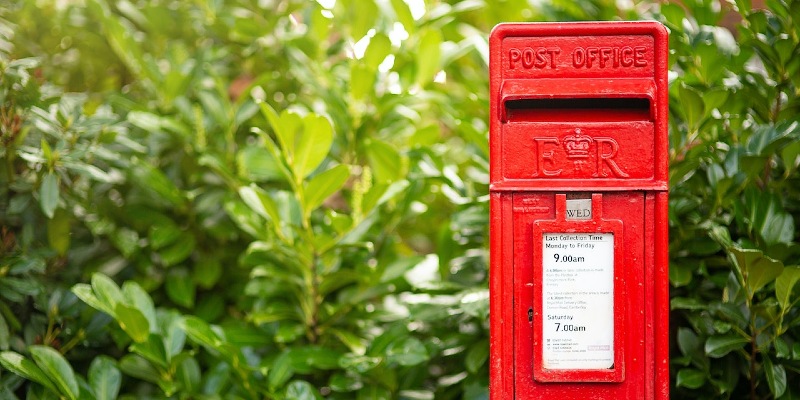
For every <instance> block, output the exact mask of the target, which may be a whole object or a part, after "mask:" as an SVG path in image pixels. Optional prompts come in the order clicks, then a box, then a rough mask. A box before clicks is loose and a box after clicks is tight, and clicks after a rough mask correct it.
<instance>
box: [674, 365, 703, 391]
mask: <svg viewBox="0 0 800 400" xmlns="http://www.w3.org/2000/svg"><path fill="white" fill-rule="evenodd" d="M705 383H706V374H705V373H704V372H703V371H699V370H696V369H694V368H684V369H681V370H680V371H678V376H677V377H676V379H675V385H676V386H678V387H681V386H682V387H685V388H689V389H697V388H700V387H702V386H703V385H704V384H705Z"/></svg>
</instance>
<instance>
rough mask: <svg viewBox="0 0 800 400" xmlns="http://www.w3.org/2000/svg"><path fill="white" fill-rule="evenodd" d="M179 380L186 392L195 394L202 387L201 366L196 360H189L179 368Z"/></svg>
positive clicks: (184, 361)
mask: <svg viewBox="0 0 800 400" xmlns="http://www.w3.org/2000/svg"><path fill="white" fill-rule="evenodd" d="M178 378H179V379H180V382H181V383H182V384H183V388H184V390H185V391H187V392H189V393H195V392H196V391H197V390H198V389H199V386H200V382H201V381H200V380H201V372H200V364H198V362H197V360H195V359H194V358H187V359H185V360H183V361H182V362H181V365H180V366H179V367H178Z"/></svg>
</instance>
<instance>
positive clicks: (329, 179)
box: [304, 165, 350, 213]
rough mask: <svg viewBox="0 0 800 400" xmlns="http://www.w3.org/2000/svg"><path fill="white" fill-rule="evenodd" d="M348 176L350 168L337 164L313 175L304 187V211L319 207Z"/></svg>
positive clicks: (338, 188)
mask: <svg viewBox="0 0 800 400" xmlns="http://www.w3.org/2000/svg"><path fill="white" fill-rule="evenodd" d="M349 177H350V168H349V167H348V166H346V165H337V166H335V167H333V168H331V169H329V170H327V171H325V172H323V173H321V174H319V175H315V176H314V177H313V178H311V180H310V181H309V182H308V184H307V185H306V187H305V193H306V197H305V204H304V208H305V210H306V213H310V212H311V211H313V210H314V209H316V208H317V207H319V206H320V205H321V204H322V202H323V201H325V199H327V198H328V197H330V196H331V195H333V194H334V193H336V192H337V191H339V190H340V189H341V188H342V186H344V184H345V182H347V179H348V178H349Z"/></svg>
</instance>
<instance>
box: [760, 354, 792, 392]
mask: <svg viewBox="0 0 800 400" xmlns="http://www.w3.org/2000/svg"><path fill="white" fill-rule="evenodd" d="M764 373H765V375H766V376H767V384H768V385H769V390H770V392H772V395H773V396H775V398H776V399H777V398H778V397H781V396H783V393H784V392H786V383H787V382H786V369H785V368H784V367H783V365H781V364H777V365H776V364H773V363H772V360H771V359H770V358H769V357H768V356H767V355H764Z"/></svg>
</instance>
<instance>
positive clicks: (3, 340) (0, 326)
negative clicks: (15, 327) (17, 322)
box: [0, 314, 11, 350]
mask: <svg viewBox="0 0 800 400" xmlns="http://www.w3.org/2000/svg"><path fill="white" fill-rule="evenodd" d="M10 339H11V331H10V330H9V329H8V322H6V319H5V318H4V317H3V315H2V314H0V350H8V345H9V340H10Z"/></svg>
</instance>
